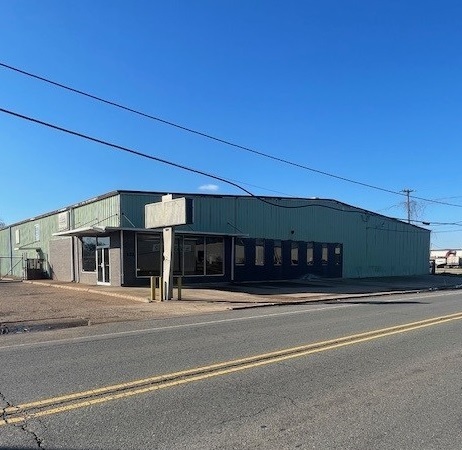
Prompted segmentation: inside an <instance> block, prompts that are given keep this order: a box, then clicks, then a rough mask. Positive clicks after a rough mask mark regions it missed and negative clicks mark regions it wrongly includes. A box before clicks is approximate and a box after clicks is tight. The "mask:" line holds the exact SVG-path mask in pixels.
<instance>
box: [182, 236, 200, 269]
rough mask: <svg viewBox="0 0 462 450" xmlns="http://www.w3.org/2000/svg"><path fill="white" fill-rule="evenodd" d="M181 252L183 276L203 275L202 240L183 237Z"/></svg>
mask: <svg viewBox="0 0 462 450" xmlns="http://www.w3.org/2000/svg"><path fill="white" fill-rule="evenodd" d="M183 252H184V253H183V257H184V275H204V256H205V255H204V238H203V237H189V236H188V237H185V238H184V244H183Z"/></svg>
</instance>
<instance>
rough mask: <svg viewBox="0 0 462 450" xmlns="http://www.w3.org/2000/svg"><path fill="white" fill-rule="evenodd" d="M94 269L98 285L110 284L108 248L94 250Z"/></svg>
mask: <svg viewBox="0 0 462 450" xmlns="http://www.w3.org/2000/svg"><path fill="white" fill-rule="evenodd" d="M96 268H97V271H98V284H110V278H109V247H97V248H96Z"/></svg>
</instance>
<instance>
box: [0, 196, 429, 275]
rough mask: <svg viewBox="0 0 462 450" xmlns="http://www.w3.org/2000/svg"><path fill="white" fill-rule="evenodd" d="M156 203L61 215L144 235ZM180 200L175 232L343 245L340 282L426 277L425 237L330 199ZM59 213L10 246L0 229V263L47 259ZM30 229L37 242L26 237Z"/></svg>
mask: <svg viewBox="0 0 462 450" xmlns="http://www.w3.org/2000/svg"><path fill="white" fill-rule="evenodd" d="M161 196H162V194H161V193H158V192H157V193H156V192H153V193H144V192H127V191H121V192H114V193H110V194H107V195H105V196H101V197H98V198H95V199H92V200H88V201H85V202H82V203H80V204H78V205H74V206H72V207H69V208H66V209H65V210H69V211H70V227H71V228H79V227H85V226H91V225H99V226H113V227H118V226H121V227H124V228H131V227H134V228H144V206H145V205H146V204H148V203H153V202H158V201H161ZM181 196H186V197H188V198H193V199H194V212H193V216H194V223H193V224H191V225H184V226H180V227H178V230H179V231H181V230H185V231H190V232H191V231H198V232H205V233H221V234H224V235H229V234H242V235H244V236H247V237H249V238H264V239H272V240H274V239H278V240H283V241H284V240H285V241H287V240H295V241H303V242H311V241H313V242H318V243H323V242H324V243H339V244H342V245H343V276H344V277H368V276H390V275H416V274H426V273H428V258H429V252H430V231H428V230H425V229H422V228H419V227H415V226H412V225H409V224H407V223H404V222H400V221H397V220H394V219H391V218H388V217H385V216H380V215H377V214H373V213H370V212H367V211H363V210H361V209H359V208H355V207H352V206H349V205H345V204H343V203H340V202H337V201H334V200H322V199H281V198H265V200H267V201H268V202H270V203H274V204H275V205H270V204H268V203H264V202H262V201H260V200H259V199H257V198H253V197H235V196H213V195H200V194H185V195H182V194H174V197H175V198H176V197H181ZM284 206H298V207H299V208H283V207H284ZM63 211H64V210H63ZM59 212H60V211H56V212H54V213H51V214H49V215H47V216H43V217H39V218H36V219H30V220H29V221H25V222H22V223H19V224H15V225H13V226H12V229H11V232H12V237H13V244H12V246H10V242H9V233H10V229H9V227H8V228H5V229H3V230H0V257H1V256H4V257H9V256H13V257H21V256H26V257H36V256H37V250H36V249H40V251H41V252H42V253H43V258H44V259H48V253H49V241H50V239H52V234H53V233H56V232H57V231H58V214H59ZM37 223H38V224H39V225H40V239H39V241H35V236H34V232H35V229H34V225H35V224H37ZM16 229H20V230H21V243H20V245H19V246H18V245H16V244H15V243H14V238H15V230H16ZM26 244H27V245H26ZM11 247H12V248H13V250H12V252H11V253H12V255H10V248H11ZM15 247H16V248H18V249H17V250H14V248H15Z"/></svg>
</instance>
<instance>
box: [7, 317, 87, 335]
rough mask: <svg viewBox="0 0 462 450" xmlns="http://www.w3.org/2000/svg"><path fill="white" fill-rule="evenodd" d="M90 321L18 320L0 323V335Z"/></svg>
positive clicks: (78, 325) (44, 329) (71, 319)
mask: <svg viewBox="0 0 462 450" xmlns="http://www.w3.org/2000/svg"><path fill="white" fill-rule="evenodd" d="M89 325H90V321H89V320H88V319H83V318H61V319H43V320H34V321H30V320H24V321H18V322H2V323H0V335H5V334H18V333H30V332H35V331H49V330H58V329H63V328H75V327H82V326H89Z"/></svg>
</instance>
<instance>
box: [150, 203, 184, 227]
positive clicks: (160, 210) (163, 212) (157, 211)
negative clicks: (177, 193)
mask: <svg viewBox="0 0 462 450" xmlns="http://www.w3.org/2000/svg"><path fill="white" fill-rule="evenodd" d="M164 197H166V196H164ZM192 212H193V201H192V199H189V198H185V197H182V198H175V199H173V200H172V199H170V200H167V199H164V198H162V202H158V203H150V204H148V205H145V207H144V217H145V219H144V226H145V228H164V227H173V226H175V225H186V224H189V223H193V220H192V219H193V217H192V215H193V214H192Z"/></svg>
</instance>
